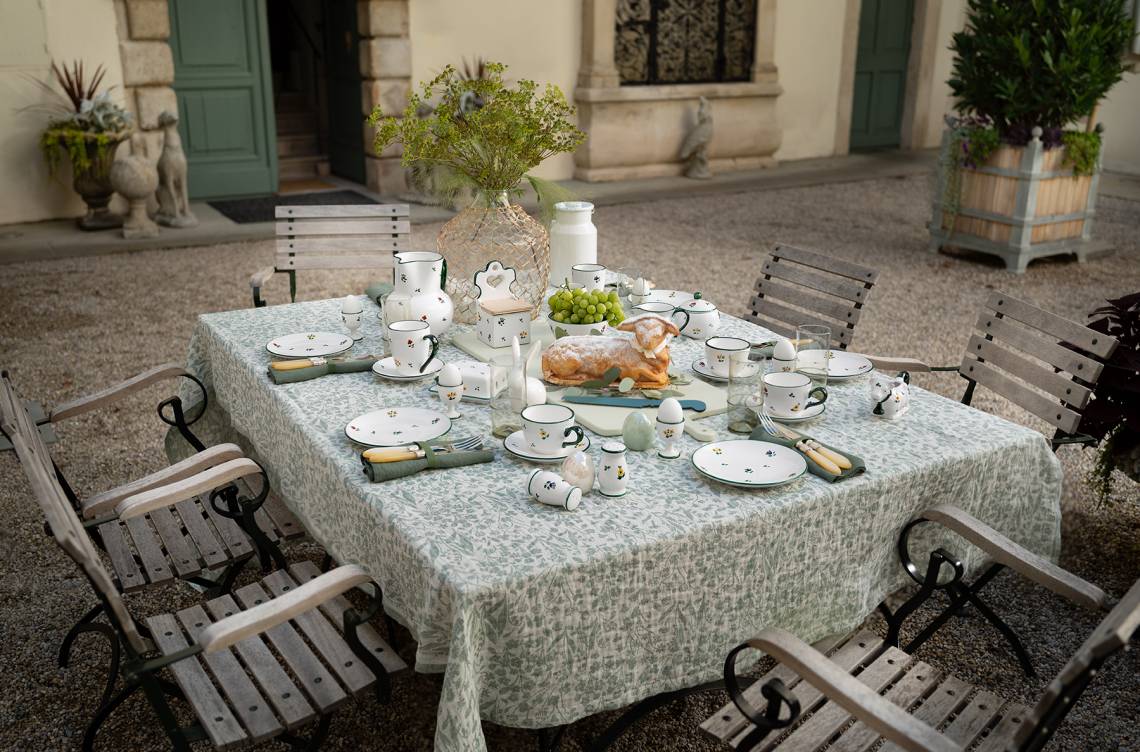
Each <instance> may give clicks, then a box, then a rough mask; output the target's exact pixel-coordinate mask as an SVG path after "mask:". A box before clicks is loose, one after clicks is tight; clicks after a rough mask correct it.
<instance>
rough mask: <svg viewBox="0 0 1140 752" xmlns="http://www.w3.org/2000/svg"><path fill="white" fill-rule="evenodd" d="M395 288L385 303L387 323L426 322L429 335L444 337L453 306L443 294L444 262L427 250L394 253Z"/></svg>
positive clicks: (445, 294) (436, 254) (449, 323)
mask: <svg viewBox="0 0 1140 752" xmlns="http://www.w3.org/2000/svg"><path fill="white" fill-rule="evenodd" d="M395 259H396V289H395V290H394V291H393V292H392V294H391V295H389V296H388V297H387V298H385V300H384V318H385V320H387V321H409V320H412V321H415V320H418V321H426V322H427V323H428V324H429V325H430V326H431V333H432V334H434V335H435V336H437V337H440V336H442V335H443V333H444V332H446V331H447V330H448V329H449V328H450V327H451V323H452V320H453V319H452V316H453V314H454V313H455V306H454V304H453V303H452V302H451V297H450V296H449V295H448V294H447V293H446V292H444V291H443V286H444V284H445V283H446V281H447V261H445V260H444V258H443V256H441V255H439V254H438V253H432V252H430V251H403V252H401V253H397V254H395Z"/></svg>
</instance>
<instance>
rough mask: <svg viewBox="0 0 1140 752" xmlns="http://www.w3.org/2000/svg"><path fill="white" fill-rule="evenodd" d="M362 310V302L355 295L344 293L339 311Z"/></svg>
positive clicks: (352, 311) (359, 311) (354, 311)
mask: <svg viewBox="0 0 1140 752" xmlns="http://www.w3.org/2000/svg"><path fill="white" fill-rule="evenodd" d="M363 310H364V304H363V303H361V302H360V298H358V297H356V296H355V295H345V296H344V300H342V301H341V303H340V312H341V313H361V312H362V311H363Z"/></svg>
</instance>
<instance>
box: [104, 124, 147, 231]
mask: <svg viewBox="0 0 1140 752" xmlns="http://www.w3.org/2000/svg"><path fill="white" fill-rule="evenodd" d="M111 185H112V187H114V189H115V192H116V193H118V194H119V195H121V196H122V197H123V198H125V199H126V200H127V201H128V202H129V203H130V210H129V211H128V212H127V216H126V218H125V219H124V220H123V237H124V238H153V237H157V236H158V225H156V224H155V223H154V221H153V220H151V218H150V216H149V215H148V214H147V211H146V202H147V199H148V198H149V197H150V196H151V195H152V194H153V193H154V189H155V188H157V187H158V170H157V169H156V168H155V166H154V163H153V162H151V161H150V159H149V158H148V157H147V153H146V140H145V139H144V138H143V136H142V134H141V133H138V132H135V133H132V134H131V153H130V155H128V156H123V154H122V152H120V153H119V156H118V157H116V158H115V163H114V164H112V165H111Z"/></svg>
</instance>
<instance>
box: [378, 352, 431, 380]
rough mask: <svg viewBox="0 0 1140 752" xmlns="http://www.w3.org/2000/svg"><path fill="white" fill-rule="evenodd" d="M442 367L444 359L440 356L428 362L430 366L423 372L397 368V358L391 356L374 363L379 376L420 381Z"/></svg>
mask: <svg viewBox="0 0 1140 752" xmlns="http://www.w3.org/2000/svg"><path fill="white" fill-rule="evenodd" d="M442 369H443V361H442V360H440V359H439V358H432V361H431V362H430V363H428V366H427V368H425V369H424V372H423V373H416V374H411V375H409V374H406V373H404V372H403V371H400V370H399V369H397V368H396V359H395V358H393V357H390V356H389V357H387V358H384V359H383V360H378V361H376V362H375V363H373V364H372V372H373V373H375V374H376V375H377V376H382V377H384V378H386V379H391V380H392V381H419V380H420V379H426V378H427V377H428V376H434V375H435V374H437V373H439V372H440V371H441V370H442Z"/></svg>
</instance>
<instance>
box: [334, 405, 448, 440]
mask: <svg viewBox="0 0 1140 752" xmlns="http://www.w3.org/2000/svg"><path fill="white" fill-rule="evenodd" d="M450 430H451V419H450V418H448V417H447V416H446V415H444V414H443V413H441V412H437V411H435V410H425V409H423V408H422V407H386V408H383V409H381V410H373V411H372V412H370V413H365V414H364V415H359V416H357V417H355V418H353V419H352V420H350V421H349V422H348V425H347V426H345V427H344V435H345V436H347V437H348V438H350V439H352V440H353V441H355V442H356V443H357V444H364V445H365V446H377V447H388V446H401V445H403V444H411V443H412V442H413V441H431V440H432V439H434V438H437V437H439V436H443V435H444V434H445V433H447V432H448V431H450Z"/></svg>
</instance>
